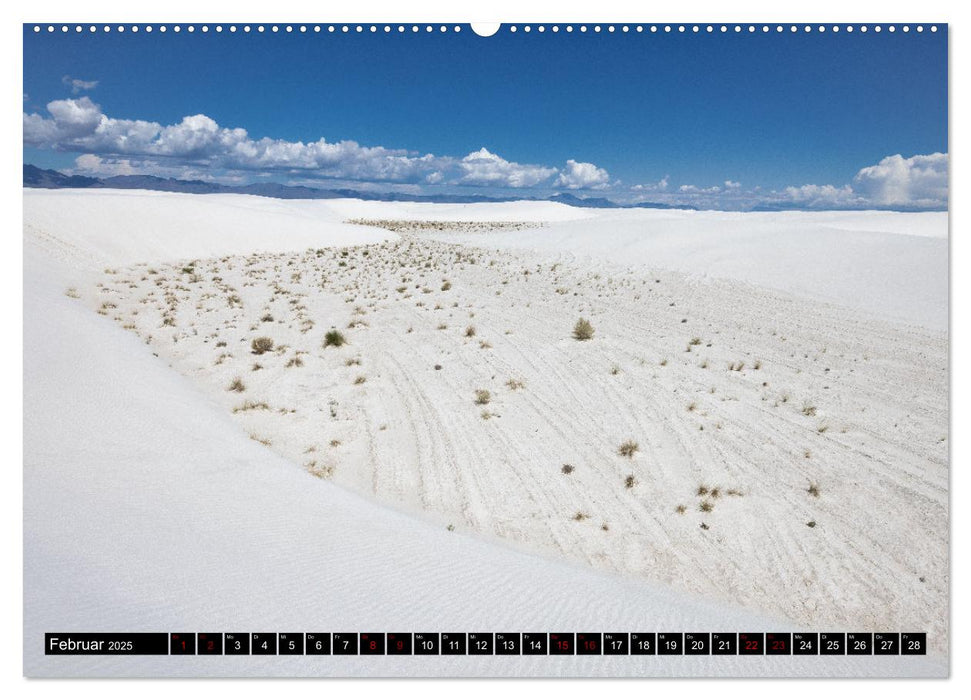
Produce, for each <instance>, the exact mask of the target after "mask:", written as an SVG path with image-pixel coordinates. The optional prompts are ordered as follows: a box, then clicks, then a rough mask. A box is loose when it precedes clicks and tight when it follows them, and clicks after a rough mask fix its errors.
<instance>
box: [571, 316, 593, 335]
mask: <svg viewBox="0 0 971 700" xmlns="http://www.w3.org/2000/svg"><path fill="white" fill-rule="evenodd" d="M573 337H574V338H576V339H577V340H590V339H591V338H592V337H593V326H592V325H591V324H590V321H588V320H587V319H585V318H581V319H580V320H578V321H577V322H576V324H574V326H573Z"/></svg>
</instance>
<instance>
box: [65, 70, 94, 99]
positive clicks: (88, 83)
mask: <svg viewBox="0 0 971 700" xmlns="http://www.w3.org/2000/svg"><path fill="white" fill-rule="evenodd" d="M61 82H62V83H64V84H65V85H67V86H68V87H69V88H71V94H72V95H77V94H78V93H80V92H84V91H86V90H94V89H95V88H96V87H98V82H99V81H97V80H80V79H78V78H72V77H71V76H69V75H65V76H64V77H63V78H61Z"/></svg>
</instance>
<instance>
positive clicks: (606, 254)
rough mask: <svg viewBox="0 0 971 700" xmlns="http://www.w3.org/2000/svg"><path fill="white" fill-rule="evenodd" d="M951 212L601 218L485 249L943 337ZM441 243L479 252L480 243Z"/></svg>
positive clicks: (506, 238) (620, 214)
mask: <svg viewBox="0 0 971 700" xmlns="http://www.w3.org/2000/svg"><path fill="white" fill-rule="evenodd" d="M947 217H948V215H947V213H946V212H930V213H901V212H876V211H864V212H778V213H737V212H717V211H697V212H696V211H663V210H662V211H653V210H647V211H629V210H624V211H609V210H608V211H605V212H600V213H598V215H597V216H596V217H594V218H591V219H582V220H577V221H564V222H558V223H555V224H552V225H551V226H550V227H548V228H543V229H538V230H534V231H531V232H524V233H523V234H522V235H520V234H519V233H518V232H512V233H505V232H504V233H498V234H496V235H494V236H490V238H489V241H488V245H489V246H502V247H515V248H529V249H533V250H539V251H543V252H546V253H558V254H562V253H567V254H569V257H576V256H583V257H584V258H593V259H595V260H597V259H599V260H607V261H610V262H613V263H616V264H619V265H625V266H629V265H647V266H650V267H655V268H662V269H670V270H678V271H681V272H684V273H686V274H691V275H695V276H710V277H715V278H728V279H734V280H739V281H742V282H748V283H750V284H755V285H759V286H764V287H769V288H772V289H778V290H781V291H785V292H790V293H793V294H797V295H800V296H805V297H810V298H814V299H821V300H825V301H830V302H834V303H837V304H842V305H845V306H848V307H851V308H855V309H860V310H862V311H865V312H867V313H869V314H875V315H879V316H881V317H883V318H887V319H890V320H899V321H903V322H905V323H910V324H917V325H921V326H924V327H927V328H931V329H934V330H940V331H943V330H946V329H947V324H948V312H947V310H948V306H947V300H948V254H947V251H948V238H947V233H948V218H947ZM441 238H442V240H448V241H452V242H466V243H476V241H478V240H479V239H477V238H476V237H475V236H474V235H469V234H461V233H459V234H449V235H446V236H441Z"/></svg>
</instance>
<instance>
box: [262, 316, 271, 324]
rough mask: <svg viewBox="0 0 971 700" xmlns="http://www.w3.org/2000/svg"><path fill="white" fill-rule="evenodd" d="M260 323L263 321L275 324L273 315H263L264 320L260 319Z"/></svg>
mask: <svg viewBox="0 0 971 700" xmlns="http://www.w3.org/2000/svg"><path fill="white" fill-rule="evenodd" d="M260 321H262V322H263V323H273V314H263V316H262V318H260Z"/></svg>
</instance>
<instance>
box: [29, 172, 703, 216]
mask: <svg viewBox="0 0 971 700" xmlns="http://www.w3.org/2000/svg"><path fill="white" fill-rule="evenodd" d="M24 187H40V188H43V189H51V190H57V189H64V188H102V189H103V188H112V189H123V190H157V191H160V192H187V193H190V194H251V195H255V196H257V197H272V198H274V199H365V200H370V201H379V202H434V203H439V204H471V203H475V202H512V201H522V200H525V201H540V202H559V203H561V204H567V205H569V206H571V207H584V208H593V209H692V208H694V207H690V206H684V205H682V206H677V207H675V206H671V205H669V204H661V203H659V202H641V203H639V204H618V203H616V202H613V201H611V200H609V199H606V198H604V197H577V196H576V195H572V194H569V193H566V192H563V193H560V194H555V195H553V196H551V197H545V198H542V197H541V198H537V197H486V196H484V195H474V194H468V195H463V194H429V195H418V194H403V193H400V192H361V191H358V190H349V189H333V190H325V189H317V188H315V187H304V186H301V185H281V184H278V183H275V182H263V183H257V184H252V185H220V184H216V183H213V182H204V181H202V180H176V179H174V178H165V177H155V176H154V175H115V176H114V177H105V178H100V177H85V176H83V175H65V174H64V173H62V172H58V171H57V170H44V169H43V168H38V167H37V166H36V165H26V164H25V165H24Z"/></svg>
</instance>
